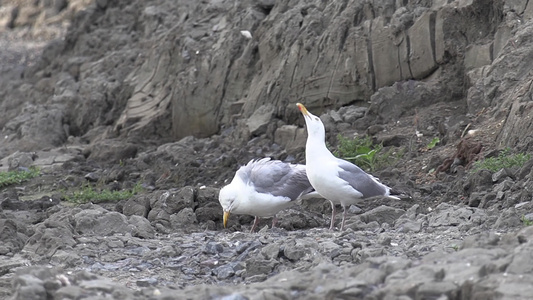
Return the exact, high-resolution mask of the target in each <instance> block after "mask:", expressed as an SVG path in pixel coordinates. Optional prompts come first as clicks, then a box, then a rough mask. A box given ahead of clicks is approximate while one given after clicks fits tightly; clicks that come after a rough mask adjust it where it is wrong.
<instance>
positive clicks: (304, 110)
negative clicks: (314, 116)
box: [296, 103, 309, 116]
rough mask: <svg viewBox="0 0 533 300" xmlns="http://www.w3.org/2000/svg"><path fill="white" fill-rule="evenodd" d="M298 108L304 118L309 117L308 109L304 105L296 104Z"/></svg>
mask: <svg viewBox="0 0 533 300" xmlns="http://www.w3.org/2000/svg"><path fill="white" fill-rule="evenodd" d="M296 106H298V108H299V109H300V111H301V112H302V114H303V115H304V116H308V115H309V112H308V111H307V108H305V106H304V105H303V104H302V103H296Z"/></svg>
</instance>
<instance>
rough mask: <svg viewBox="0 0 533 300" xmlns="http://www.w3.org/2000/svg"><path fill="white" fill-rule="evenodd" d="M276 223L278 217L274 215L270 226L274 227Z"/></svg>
mask: <svg viewBox="0 0 533 300" xmlns="http://www.w3.org/2000/svg"><path fill="white" fill-rule="evenodd" d="M277 223H278V217H276V216H274V218H272V228H274V227H276V224H277Z"/></svg>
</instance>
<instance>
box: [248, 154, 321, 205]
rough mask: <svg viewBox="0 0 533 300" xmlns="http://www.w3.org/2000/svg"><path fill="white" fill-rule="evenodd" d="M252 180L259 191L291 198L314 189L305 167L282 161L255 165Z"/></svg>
mask: <svg viewBox="0 0 533 300" xmlns="http://www.w3.org/2000/svg"><path fill="white" fill-rule="evenodd" d="M250 182H251V183H252V184H253V185H254V187H255V190H256V191H258V192H259V193H269V194H271V195H274V196H284V197H288V198H290V199H291V200H296V199H297V198H298V197H299V196H301V195H303V194H306V193H309V192H311V191H312V190H313V188H312V187H311V183H309V179H307V174H306V173H305V167H301V165H292V164H288V163H284V162H281V161H269V162H268V163H264V164H258V165H256V166H254V168H253V170H252V173H251V176H250Z"/></svg>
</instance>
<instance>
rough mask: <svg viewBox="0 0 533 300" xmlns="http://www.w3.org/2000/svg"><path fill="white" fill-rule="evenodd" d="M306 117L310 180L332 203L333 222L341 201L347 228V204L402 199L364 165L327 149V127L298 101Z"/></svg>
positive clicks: (306, 146) (319, 192) (307, 164)
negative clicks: (382, 198) (366, 171)
mask: <svg viewBox="0 0 533 300" xmlns="http://www.w3.org/2000/svg"><path fill="white" fill-rule="evenodd" d="M296 105H297V106H298V108H299V109H300V112H301V113H302V115H303V116H304V119H305V124H306V126H307V142H306V145H305V160H306V165H305V166H306V171H307V177H308V178H309V182H311V185H312V186H313V188H314V189H315V191H316V192H317V193H318V194H320V195H321V196H322V197H324V198H325V199H328V200H329V201H330V202H331V209H332V210H333V211H332V213H331V224H330V227H329V229H330V230H332V229H333V227H334V226H333V225H334V224H335V215H336V209H335V204H340V205H341V206H342V208H343V209H344V213H343V214H342V225H341V228H340V230H341V231H342V230H343V229H344V222H345V220H346V206H349V205H352V204H356V203H357V202H359V201H360V200H362V199H369V198H377V197H387V198H390V199H395V200H400V198H398V197H396V196H392V195H391V193H390V188H389V187H388V186H386V185H384V184H383V183H381V182H379V180H378V179H377V178H376V177H374V176H372V175H370V174H367V173H365V172H364V171H363V170H361V168H359V167H358V166H356V165H354V164H352V163H351V162H349V161H346V160H343V159H339V158H337V157H335V156H334V155H333V154H332V153H331V152H330V151H329V150H328V148H326V143H325V140H326V130H325V128H324V124H323V123H322V121H321V120H320V118H319V117H317V116H315V115H313V114H311V113H310V112H308V111H307V109H306V108H305V106H304V105H303V104H301V103H297V104H296Z"/></svg>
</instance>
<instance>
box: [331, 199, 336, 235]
mask: <svg viewBox="0 0 533 300" xmlns="http://www.w3.org/2000/svg"><path fill="white" fill-rule="evenodd" d="M336 214H337V210H336V209H335V204H333V202H331V224H330V225H329V230H333V227H334V225H335V215H336Z"/></svg>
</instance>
